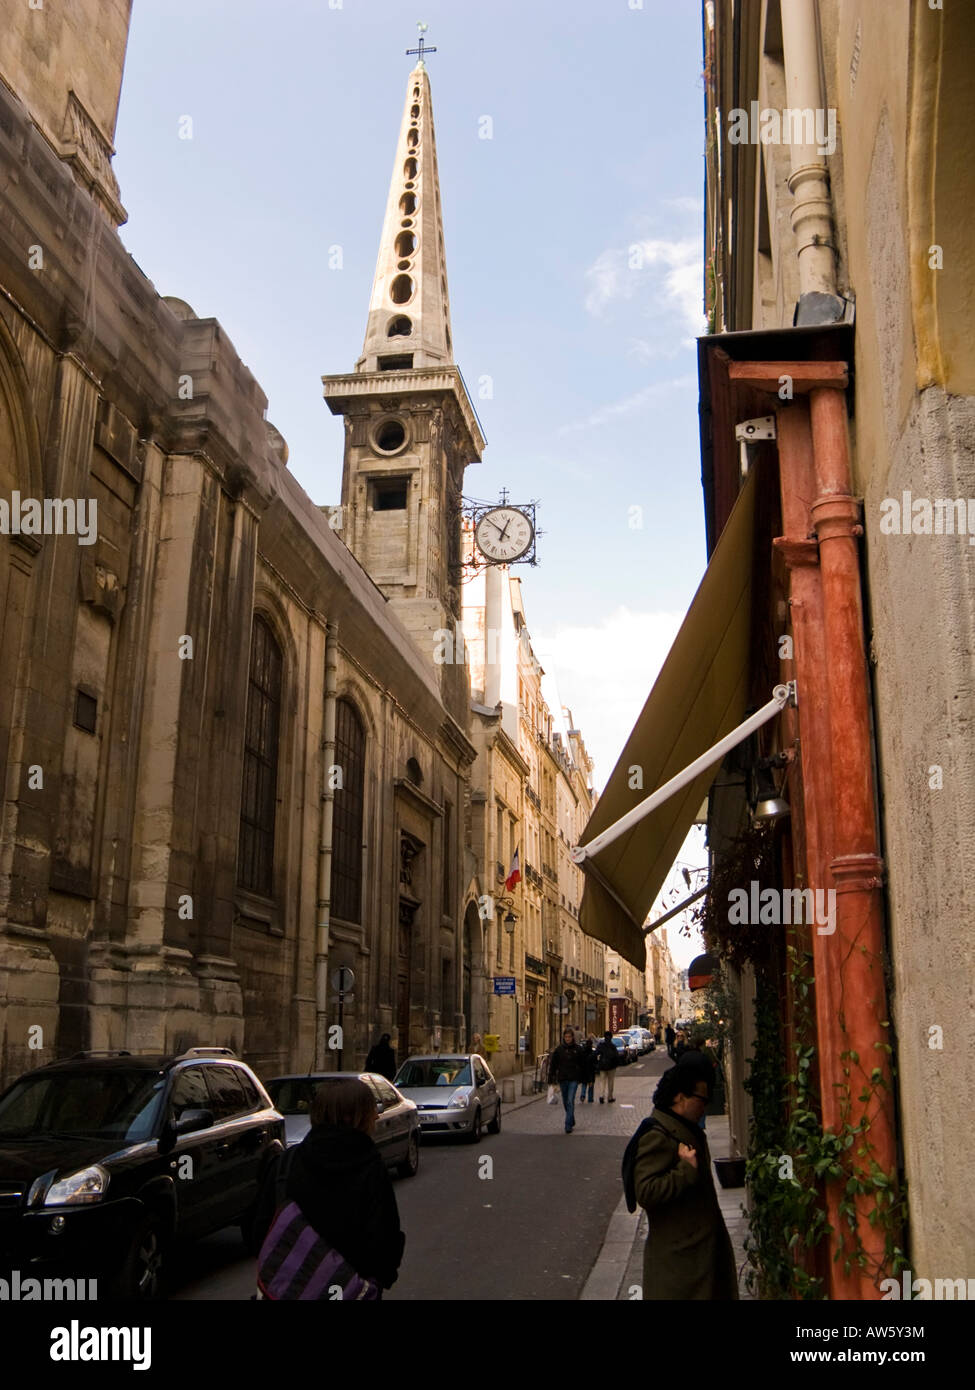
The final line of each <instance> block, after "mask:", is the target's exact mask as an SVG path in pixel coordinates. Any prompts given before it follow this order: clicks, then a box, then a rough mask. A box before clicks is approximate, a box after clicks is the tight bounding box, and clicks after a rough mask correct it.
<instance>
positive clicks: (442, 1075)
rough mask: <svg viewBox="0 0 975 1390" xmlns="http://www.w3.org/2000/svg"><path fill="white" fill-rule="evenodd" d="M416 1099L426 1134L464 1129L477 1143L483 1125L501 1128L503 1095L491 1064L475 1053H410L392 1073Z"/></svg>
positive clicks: (492, 1129) (399, 1086)
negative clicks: (414, 1055) (411, 1054)
mask: <svg viewBox="0 0 975 1390" xmlns="http://www.w3.org/2000/svg"><path fill="white" fill-rule="evenodd" d="M394 1085H395V1086H396V1088H397V1089H398V1090H400V1091H402V1093H403V1095H404V1096H407V1097H408V1098H409V1099H410V1100H413V1101H415V1102H416V1106H417V1110H418V1111H419V1114H420V1125H421V1126H422V1129H423V1133H424V1135H427V1134H458V1133H466V1135H467V1138H468V1139H469V1140H470V1142H471V1143H472V1144H476V1143H477V1141H478V1140H479V1139H480V1137H481V1133H482V1130H483V1127H484V1126H485V1125H486V1126H487V1130H488V1133H490V1134H500V1132H501V1097H500V1095H499V1094H498V1087H497V1083H496V1082H495V1080H494V1077H493V1076H492V1075H491V1069H490V1067H489V1066H488V1064H487V1062H485V1060H484V1058H483V1057H481V1056H478V1055H477V1054H476V1053H472V1052H471V1053H468V1052H465V1053H459V1054H451V1055H450V1056H446V1057H443V1056H441V1057H421V1056H417V1057H408V1058H407V1060H406V1061H405V1062H404V1063H403V1065H402V1066H401V1067H400V1069H399V1071H398V1072H397V1073H396V1076H395V1078H394Z"/></svg>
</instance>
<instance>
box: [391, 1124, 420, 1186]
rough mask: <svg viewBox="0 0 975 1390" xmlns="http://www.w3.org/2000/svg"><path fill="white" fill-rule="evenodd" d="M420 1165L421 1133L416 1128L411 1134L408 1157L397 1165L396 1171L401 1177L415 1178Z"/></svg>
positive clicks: (407, 1151)
mask: <svg viewBox="0 0 975 1390" xmlns="http://www.w3.org/2000/svg"><path fill="white" fill-rule="evenodd" d="M419 1166H420V1135H419V1133H418V1132H417V1131H416V1130H413V1132H412V1133H411V1135H410V1142H409V1146H408V1148H407V1150H406V1157H405V1158H404V1159H403V1162H402V1163H398V1164H397V1165H396V1171H397V1173H399V1175H400V1177H401V1178H415V1177H416V1173H417V1169H418V1168H419Z"/></svg>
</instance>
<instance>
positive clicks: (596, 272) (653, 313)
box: [585, 236, 705, 338]
mask: <svg viewBox="0 0 975 1390" xmlns="http://www.w3.org/2000/svg"><path fill="white" fill-rule="evenodd" d="M703 263H704V249H703V242H702V239H701V237H700V236H692V237H682V238H680V239H679V240H676V241H664V240H658V239H655V238H652V237H645V238H642V239H641V240H638V241H633V242H630V244H629V245H628V246H625V247H617V246H613V247H610V248H608V249H607V250H606V251H603V252H601V254H600V255H599V256H597V258H596V260H595V261H594V262H593V264H592V265H591V266H590V267H589V269H588V270H587V271H586V279H587V281H588V283H589V288H588V292H587V294H586V298H585V305H586V310H587V311H588V312H589V313H590V314H592V316H593V317H594V318H601V317H602V316H603V315H604V314H605V313H606V311H607V309H608V308H609V306H610V305H613V304H619V303H625V302H627V301H630V300H636V301H637V303H638V306H639V308H640V311H641V314H642V315H643V316H644V317H648V318H651V319H652V320H653V321H654V323H655V325H657V326H659V328H660V329H661V330H662V331H663V332H664V333H665V334H667V335H669V336H671V337H672V335H673V332H674V330H675V329H679V330H680V331H681V332H682V334H683V335H684V337H685V338H686V337H691V338H693V337H696V336H697V334H698V333H701V332H703V330H704V324H705V319H704V313H703V310H702V297H703V290H702V283H703V269H702V267H703Z"/></svg>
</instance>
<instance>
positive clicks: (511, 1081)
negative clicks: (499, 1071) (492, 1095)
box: [501, 1076, 515, 1105]
mask: <svg viewBox="0 0 975 1390" xmlns="http://www.w3.org/2000/svg"><path fill="white" fill-rule="evenodd" d="M501 1099H502V1100H503V1101H504V1103H505V1105H514V1103H515V1078H514V1077H513V1076H506V1077H504V1078H503V1079H502V1082H501Z"/></svg>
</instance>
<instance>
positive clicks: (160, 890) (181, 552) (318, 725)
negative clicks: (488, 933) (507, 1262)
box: [0, 6, 474, 1081]
mask: <svg viewBox="0 0 975 1390" xmlns="http://www.w3.org/2000/svg"><path fill="white" fill-rule="evenodd" d="M25 9H26V7H25ZM115 10H116V7H113V6H109V7H106V17H105V18H104V21H103V17H102V16H101V13H100V14H99V20H98V25H99V26H101V27H98V26H96V28H97V31H98V33H99V34H100V35H101V38H102V40H105V38H106V34H107V35H108V37H109V38H110V37H111V34H110V33H109V30H111V25H110V24H109V19H111V18H112V16H114V15H115ZM43 13H44V14H45V15H47V14H48V13H49V12H48V10H46V9H45V10H44V11H43ZM83 14H84V7H83V6H82V7H81V9H80V10H79V15H83ZM23 18H24V17H23V16H21V19H20V20H18V21H17V24H18V25H20V23H21V20H23ZM25 22H26V21H25ZM30 22H33V19H31V21H30ZM52 22H56V23H60V22H61V21H60V20H59V19H56V18H55V20H53V21H52ZM65 22H67V21H65ZM105 25H108V26H109V29H106V28H105ZM17 32H18V33H19V32H20V31H19V29H18V30H17ZM111 33H114V30H111ZM109 47H111V44H109ZM122 48H123V49H124V44H123V45H122ZM9 52H10V50H9V48H8V47H5V48H4V49H3V54H4V64H5V66H4V67H3V72H4V75H5V77H7V79H8V82H9V81H10V80H11V79H10V74H11V73H14V76H15V77H16V76H17V74H18V71H19V70H18V69H17V68H16V67H11V66H10V65H9V61H8V59H9ZM116 56H117V59H118V62H119V63H120V62H121V55H120V52H119V54H117V55H116ZM106 61H108V58H106ZM113 61H114V60H113ZM45 71H46V72H47V70H45ZM94 71H97V65H96V69H94ZM58 73H61V76H57V74H58ZM52 74H53V75H52ZM21 75H22V74H21ZM42 76H44V75H43V74H41V73H40V72H38V73H36V74H35V88H32V89H31V92H32V98H31V99H32V100H35V99H36V101H38V102H40V101H41V97H40V96H36V91H35V89H36V84H37V83H39V82H41V78H42ZM48 77H49V78H50V81H51V83H54V84H55V85H56V81H57V82H61V81H63V82H67V81H68V77H66V76H64V74H63V73H62V72H61V68H59V67H57V65H56V64H55V65H54V66H52V67H51V68H50V70H49V72H47V76H44V81H47V80H48ZM107 80H108V79H107V78H106V79H105V81H107ZM28 85H29V84H28ZM46 100H47V99H46V98H45V101H46ZM116 100H117V91H116V92H115V94H114V95H112V94H111V93H108V94H107V95H106V96H105V102H106V105H105V107H104V111H105V112H109V111H112V112H113V111H114V103H115V101H116ZM52 101H53V98H52ZM49 108H50V109H53V107H52V106H51V103H50V102H47V105H46V106H45V107H44V109H45V110H47V109H49ZM38 109H40V107H39V108H38ZM0 117H2V119H0V165H2V170H0V173H2V178H3V182H4V185H5V187H6V188H7V190H8V192H7V194H5V215H4V219H3V223H2V227H0V265H2V266H3V272H2V281H0V398H2V400H0V432H2V434H0V445H2V449H0V487H2V492H0V496H2V497H3V498H4V499H5V500H9V499H11V498H12V494H13V493H14V492H16V491H19V492H20V493H21V494H22V495H23V496H25V497H33V498H39V499H41V498H45V497H46V498H54V497H61V498H80V499H94V500H95V501H96V502H97V505H98V512H97V540H96V541H95V543H94V544H92V545H90V546H88V545H81V544H79V543H78V541H77V538H76V537H74V536H70V535H40V536H32V535H19V536H17V535H0V615H2V616H0V625H2V632H0V636H2V640H3V648H2V650H3V652H4V660H3V663H2V665H0V788H2V792H3V806H2V836H0V1019H2V1034H0V1073H2V1075H0V1080H4V1081H6V1080H9V1079H10V1078H11V1077H13V1076H15V1075H16V1074H18V1073H19V1072H21V1071H23V1070H25V1069H27V1068H28V1067H31V1066H35V1065H38V1064H40V1063H44V1062H47V1061H50V1060H52V1059H53V1058H54V1057H55V1056H63V1055H66V1054H69V1053H70V1052H72V1051H74V1050H77V1049H80V1048H84V1047H127V1048H130V1049H132V1050H170V1049H178V1048H180V1047H183V1046H187V1045H192V1044H198V1043H199V1044H202V1043H214V1044H226V1045H230V1046H233V1047H235V1048H237V1049H238V1050H239V1051H241V1052H242V1054H243V1055H244V1056H245V1057H246V1058H247V1059H248V1060H250V1061H251V1062H253V1063H254V1064H255V1065H257V1066H258V1067H259V1068H260V1069H261V1071H262V1072H263V1073H264V1074H265V1075H267V1074H269V1073H272V1072H273V1071H275V1070H279V1069H281V1068H284V1067H301V1068H305V1067H308V1066H310V1065H312V1063H313V1060H314V1033H315V998H314V969H315V959H314V958H315V924H316V920H317V916H318V897H319V891H318V882H317V874H318V860H319V844H320V840H321V835H320V820H319V816H320V804H321V793H322V787H323V776H324V773H325V768H324V766H323V750H322V737H323V710H324V652H325V627H326V623H330V624H333V625H334V627H335V641H336V642H337V646H338V694H339V696H340V697H341V696H346V697H347V698H349V699H350V700H352V701H353V702H354V703H355V705H356V708H357V709H358V711H359V713H360V715H361V718H362V721H363V724H364V726H365V731H366V739H365V766H366V785H365V821H364V830H363V841H364V850H363V856H364V857H363V864H362V886H363V908H362V913H361V921H359V922H358V923H343V922H339V921H333V923H332V929H331V938H330V964H331V965H332V966H333V967H334V965H336V964H349V965H352V966H353V967H354V968H355V970H356V973H357V982H356V988H355V992H354V993H355V997H354V1000H353V1001H352V1002H351V1003H350V1005H349V1009H348V1012H347V1014H346V1018H345V1020H344V1022H345V1029H346V1047H345V1052H344V1058H343V1060H344V1063H345V1064H346V1065H353V1066H354V1065H357V1064H360V1063H361V1062H362V1061H363V1060H364V1057H365V1052H366V1050H367V1048H368V1046H369V1045H370V1043H371V1042H372V1041H373V1040H374V1035H375V1033H376V1032H377V1031H379V1030H380V1029H381V1028H382V1026H383V1025H385V1026H386V1027H387V1028H389V1029H390V1031H393V1029H392V1027H391V1026H390V1025H391V1024H392V1023H393V1022H394V1020H395V1019H396V1015H397V1000H398V997H399V996H398V993H397V991H398V987H399V977H400V972H401V965H400V957H399V953H398V952H397V932H396V924H397V912H398V907H399V903H400V901H401V899H402V898H403V896H404V892H405V889H406V887H409V888H410V890H411V891H410V897H411V899H412V900H413V902H414V904H415V908H416V919H415V923H414V937H413V949H412V950H411V951H410V953H409V955H408V958H407V962H406V967H405V968H406V970H407V974H408V979H409V985H410V1012H409V1018H408V1021H407V1028H406V1039H407V1043H408V1046H409V1047H410V1048H421V1047H422V1048H425V1047H428V1046H430V1045H431V1042H432V1039H433V1033H434V1029H436V1028H440V1029H441V1031H442V1041H443V1045H444V1046H446V1047H449V1046H454V1045H457V1044H459V1042H460V1041H461V1040H462V1034H463V1031H464V1019H463V1014H462V996H461V987H462V968H461V967H462V950H463V938H462V934H461V923H462V922H463V917H464V906H465V902H466V899H465V891H466V887H467V879H468V877H469V874H468V863H467V857H466V850H465V844H464V827H465V826H466V822H467V794H468V768H469V765H470V762H471V761H472V759H473V757H474V749H473V748H472V746H471V745H470V744H469V743H468V741H467V738H466V734H465V731H464V728H463V727H462V726H461V725H460V724H458V723H457V722H456V721H455V720H454V719H453V718H452V717H451V713H450V710H449V708H446V707H445V703H444V698H443V697H442V696H441V693H440V689H439V685H438V682H437V680H436V678H435V675H434V673H433V672H432V670H427V668H426V664H425V663H424V662H421V661H418V659H417V657H418V653H417V649H416V648H415V647H414V646H413V644H412V643H411V640H410V638H409V635H408V634H407V632H406V631H405V630H404V628H403V627H402V625H401V624H400V623H398V621H397V620H396V618H395V617H394V616H393V615H392V613H391V612H390V607H389V605H388V604H387V602H386V600H385V599H384V598H383V597H382V595H381V594H380V593H379V592H378V590H377V589H376V587H375V585H374V584H373V582H372V580H371V579H370V578H369V577H368V576H367V575H366V573H365V572H364V571H363V570H362V568H361V567H360V566H359V565H358V564H357V562H356V561H355V560H354V559H353V557H352V556H351V555H350V553H349V551H348V550H347V549H346V547H345V545H344V544H343V542H342V541H341V540H340V539H339V537H338V536H337V534H336V533H335V532H334V531H333V530H331V529H330V527H329V525H328V524H327V522H326V519H325V517H324V516H323V515H322V512H321V511H320V510H319V508H318V507H316V506H315V505H314V504H313V503H312V501H311V499H310V498H308V497H307V496H306V495H305V493H304V492H303V491H302V489H301V488H300V487H298V485H297V484H296V483H295V481H294V479H293V478H292V477H291V475H290V474H289V473H288V471H287V468H286V457H287V451H286V446H285V445H284V444H283V441H282V440H281V437H280V435H279V434H278V433H277V431H276V430H274V428H273V426H271V425H269V423H268V422H267V420H266V418H265V415H266V407H267V402H266V398H265V397H264V394H263V392H262V391H261V390H260V387H259V386H258V384H257V383H256V381H254V379H253V377H252V376H251V375H250V373H249V372H248V370H247V369H246V367H244V365H243V364H242V363H241V362H240V359H239V358H238V356H237V354H236V353H235V351H234V350H233V347H232V345H231V344H230V343H229V341H228V340H227V338H226V336H225V334H224V333H223V331H222V329H221V328H220V325H219V324H218V323H217V322H216V320H214V319H203V318H198V317H197V316H196V314H195V313H194V312H193V311H192V309H190V308H189V306H187V305H185V304H183V303H182V302H181V301H179V300H163V299H160V297H159V296H158V295H157V294H156V292H155V290H154V289H153V287H152V285H151V283H150V282H149V281H148V280H147V279H146V278H145V277H144V276H143V275H142V273H141V271H140V270H139V269H138V267H137V266H136V265H135V263H134V262H133V261H132V259H131V257H130V256H128V254H127V253H126V252H125V250H124V248H123V247H122V245H121V243H120V241H119V239H118V236H117V233H116V232H115V230H114V228H113V226H112V225H111V222H112V220H113V219H112V217H111V215H110V211H109V210H108V209H106V207H105V205H104V199H103V198H102V196H101V194H99V193H98V192H97V190H96V191H95V193H93V192H92V184H91V181H90V179H89V178H88V177H87V175H86V174H85V171H84V170H83V169H81V168H80V166H79V164H78V161H77V160H76V159H75V158H74V157H73V155H72V154H71V152H70V151H68V152H67V153H63V152H62V153H59V152H58V151H57V150H56V149H55V148H54V146H53V145H52V143H51V141H50V140H49V139H48V138H47V136H46V135H45V134H43V133H42V132H41V131H40V130H39V129H38V128H37V126H36V125H35V124H34V123H32V121H31V119H30V116H29V114H28V111H27V109H26V108H25V106H24V105H23V104H22V103H21V102H20V101H19V100H18V99H17V97H16V96H15V95H13V94H12V92H10V91H9V90H8V87H7V86H0ZM105 119H106V120H107V119H108V117H107V115H106V116H105ZM113 119H114V116H113ZM93 197H94V198H95V200H96V205H95V207H94V208H93V204H92V199H93ZM93 217H94V218H96V219H97V222H96V223H95V224H94V225H96V226H97V227H98V236H97V237H93V236H92V227H93ZM31 246H37V247H40V248H41V250H42V251H43V257H42V258H41V259H39V260H36V264H35V265H33V266H32V265H31V264H30V262H29V258H28V255H27V248H28V247H31ZM35 259H36V258H35ZM186 383H189V389H188V390H183V389H181V388H182V387H183V386H185V385H186ZM336 464H337V465H338V460H336ZM336 477H338V468H337V471H336ZM255 614H260V615H261V616H262V617H263V618H265V619H266V621H267V622H268V624H269V625H270V627H271V629H272V631H273V634H274V638H275V641H276V643H277V644H278V646H279V648H280V650H281V653H282V659H283V683H282V700H281V706H280V709H281V727H280V735H279V741H278V752H279V761H278V781H277V789H276V791H277V795H276V808H277V809H276V817H275V838H274V878H273V888H272V891H271V892H270V893H269V894H268V895H267V896H266V897H264V898H259V899H258V898H255V896H254V895H253V894H248V893H244V892H242V891H241V889H240V887H239V884H238V874H237V868H238V864H237V851H238V834H239V818H240V805H241V777H242V766H243V751H244V725H245V714H246V708H247V693H248V670H249V661H250V650H251V635H252V629H253V621H254V617H255ZM187 638H190V639H192V644H193V645H192V655H191V656H190V654H189V649H188V647H187V646H186V640H185V639H187ZM181 648H182V654H181ZM79 690H80V691H81V693H82V695H83V696H85V697H86V699H87V701H88V702H89V705H88V707H89V708H90V703H91V702H92V701H94V709H95V722H94V729H93V731H92V730H91V729H88V728H83V727H81V724H80V723H79V722H78V714H79V704H78V692H79ZM462 712H463V713H466V710H465V711H462ZM410 760H413V762H414V763H415V765H416V766H418V768H419V777H418V782H417V775H416V774H415V772H414V771H413V770H412V766H411V763H410ZM337 794H338V793H337ZM448 808H449V813H448ZM405 835H409V836H411V837H412V839H411V841H410V843H411V846H412V848H413V850H414V851H415V858H414V860H413V868H412V875H413V881H412V884H405V881H404V877H403V867H402V865H403V861H402V858H401V854H400V846H401V844H402V841H403V837H404V836H405ZM329 1007H330V1010H331V1005H330V1006H329ZM329 1021H336V1019H335V1017H334V1014H332V1015H331V1017H330V1020H329ZM38 1026H39V1027H40V1029H41V1030H42V1031H41V1033H39V1034H38V1033H37V1031H36V1029H37V1027H38ZM38 1040H40V1045H37V1044H38ZM332 1060H334V1058H332Z"/></svg>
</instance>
